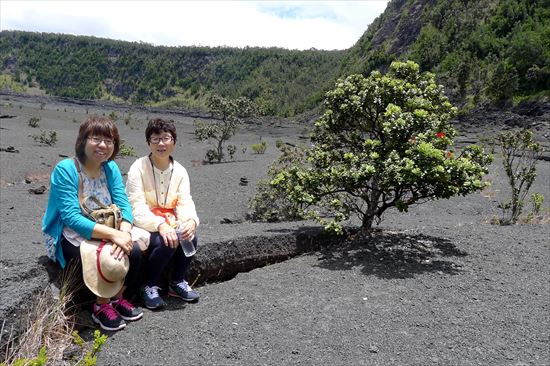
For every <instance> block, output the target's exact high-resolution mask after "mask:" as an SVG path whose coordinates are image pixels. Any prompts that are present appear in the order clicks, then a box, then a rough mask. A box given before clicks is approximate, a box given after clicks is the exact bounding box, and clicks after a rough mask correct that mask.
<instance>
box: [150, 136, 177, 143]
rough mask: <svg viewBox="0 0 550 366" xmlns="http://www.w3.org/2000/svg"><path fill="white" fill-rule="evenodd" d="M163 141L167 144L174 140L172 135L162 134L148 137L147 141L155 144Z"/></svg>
mask: <svg viewBox="0 0 550 366" xmlns="http://www.w3.org/2000/svg"><path fill="white" fill-rule="evenodd" d="M161 141H162V142H164V143H165V144H169V143H170V142H172V141H174V137H172V136H162V137H156V136H155V137H151V138H149V142H150V143H152V144H154V145H157V144H160V142H161Z"/></svg>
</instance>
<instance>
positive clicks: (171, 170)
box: [149, 154, 174, 207]
mask: <svg viewBox="0 0 550 366" xmlns="http://www.w3.org/2000/svg"><path fill="white" fill-rule="evenodd" d="M149 161H150V162H151V169H152V170H153V182H154V185H155V197H156V199H157V207H161V206H160V205H159V195H158V191H157V178H156V177H155V165H154V164H153V159H151V154H149ZM170 165H171V166H172V168H171V169H170V177H169V178H168V188H166V195H165V196H164V204H163V205H162V207H166V200H167V199H168V191H169V190H170V183H172V173H173V172H174V163H173V161H172V157H171V156H170Z"/></svg>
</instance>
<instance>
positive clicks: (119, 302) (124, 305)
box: [113, 299, 134, 311]
mask: <svg viewBox="0 0 550 366" xmlns="http://www.w3.org/2000/svg"><path fill="white" fill-rule="evenodd" d="M113 303H114V304H117V305H118V306H120V307H122V308H124V309H126V310H128V311H132V310H134V305H132V304H131V303H130V302H129V301H128V300H126V299H118V300H116V301H114V302H113Z"/></svg>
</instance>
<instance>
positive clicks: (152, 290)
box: [145, 286, 160, 299]
mask: <svg viewBox="0 0 550 366" xmlns="http://www.w3.org/2000/svg"><path fill="white" fill-rule="evenodd" d="M159 290H160V287H158V286H151V287H149V286H145V293H146V294H147V296H148V297H149V298H151V299H154V298H156V297H159Z"/></svg>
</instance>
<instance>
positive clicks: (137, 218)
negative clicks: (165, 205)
mask: <svg viewBox="0 0 550 366" xmlns="http://www.w3.org/2000/svg"><path fill="white" fill-rule="evenodd" d="M139 165H140V162H139V161H136V162H135V163H134V164H132V166H131V167H130V170H129V171H128V180H127V181H126V192H128V198H129V200H130V203H131V205H132V209H133V214H134V224H135V225H136V226H138V227H140V228H142V229H145V230H147V231H149V232H156V231H158V230H159V226H160V225H161V224H162V223H163V222H164V218H162V217H159V216H157V215H155V214H154V213H152V212H151V208H150V207H149V205H148V204H147V201H146V198H145V186H144V183H143V181H144V177H143V174H144V172H143V171H141V169H140V168H139ZM151 180H152V177H151ZM153 184H154V182H153ZM148 188H149V189H154V187H148Z"/></svg>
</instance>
